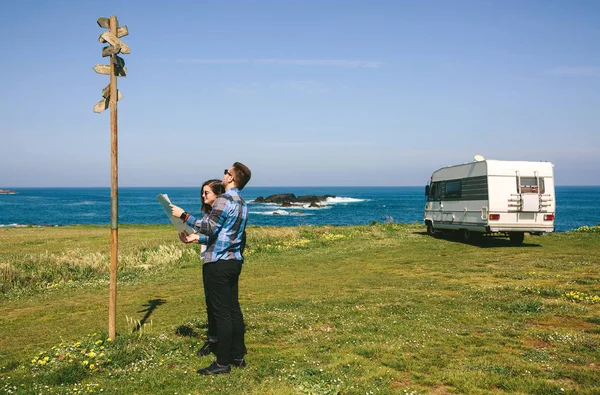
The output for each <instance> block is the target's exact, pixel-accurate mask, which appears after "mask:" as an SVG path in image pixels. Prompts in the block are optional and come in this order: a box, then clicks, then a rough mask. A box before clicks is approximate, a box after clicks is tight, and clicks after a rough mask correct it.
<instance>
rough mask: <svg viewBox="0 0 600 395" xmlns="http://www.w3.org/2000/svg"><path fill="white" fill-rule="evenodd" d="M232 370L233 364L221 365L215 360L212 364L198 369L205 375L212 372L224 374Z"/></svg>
mask: <svg viewBox="0 0 600 395" xmlns="http://www.w3.org/2000/svg"><path fill="white" fill-rule="evenodd" d="M229 372H231V365H227V366H220V365H219V364H217V362H216V361H215V362H213V363H212V364H211V365H210V366H208V367H206V368H202V369H198V374H203V375H205V376H208V375H211V374H224V373H229Z"/></svg>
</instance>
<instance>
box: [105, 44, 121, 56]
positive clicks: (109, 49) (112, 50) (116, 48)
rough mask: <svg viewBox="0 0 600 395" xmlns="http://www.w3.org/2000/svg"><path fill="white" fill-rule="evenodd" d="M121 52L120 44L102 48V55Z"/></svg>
mask: <svg viewBox="0 0 600 395" xmlns="http://www.w3.org/2000/svg"><path fill="white" fill-rule="evenodd" d="M119 52H121V46H120V45H118V44H117V45H109V46H108V47H104V48H102V57H104V58H105V57H107V56H111V55H116V54H118V53H119Z"/></svg>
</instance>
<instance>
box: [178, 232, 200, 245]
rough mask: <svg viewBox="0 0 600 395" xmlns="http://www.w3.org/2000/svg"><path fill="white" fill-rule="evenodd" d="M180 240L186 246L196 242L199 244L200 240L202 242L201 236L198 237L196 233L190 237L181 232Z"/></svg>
mask: <svg viewBox="0 0 600 395" xmlns="http://www.w3.org/2000/svg"><path fill="white" fill-rule="evenodd" d="M179 240H181V241H182V242H184V243H185V244H189V243H194V242H196V243H197V242H198V240H200V235H198V234H197V233H194V234H193V235H189V236H188V235H186V234H185V232H181V233H180V234H179Z"/></svg>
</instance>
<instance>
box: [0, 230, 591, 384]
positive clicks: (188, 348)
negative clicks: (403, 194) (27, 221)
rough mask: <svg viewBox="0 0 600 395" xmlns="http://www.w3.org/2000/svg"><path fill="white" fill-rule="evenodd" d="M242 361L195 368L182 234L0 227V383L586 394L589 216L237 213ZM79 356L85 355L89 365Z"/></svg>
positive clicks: (199, 309) (193, 285)
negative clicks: (556, 226)
mask: <svg viewBox="0 0 600 395" xmlns="http://www.w3.org/2000/svg"><path fill="white" fill-rule="evenodd" d="M248 238H249V241H248V249H247V257H246V258H247V259H246V263H245V264H244V269H243V272H242V277H241V283H240V297H241V304H242V309H243V312H244V314H245V319H246V323H247V333H246V343H247V346H248V349H249V354H248V355H247V362H248V364H249V366H248V368H246V369H244V370H240V369H234V371H233V372H232V373H231V374H230V375H226V376H216V377H202V376H199V375H197V374H196V373H195V372H196V370H197V369H198V368H200V367H204V366H206V365H208V364H209V363H210V362H212V359H211V358H198V357H197V356H196V355H195V350H196V349H197V348H198V347H199V346H200V345H201V344H202V343H203V342H204V332H205V329H204V327H205V325H206V313H205V308H204V294H203V290H202V279H201V267H200V265H199V263H198V258H197V248H195V247H193V246H185V245H183V244H181V243H180V242H179V241H178V239H176V235H175V234H174V231H173V228H172V227H171V226H135V227H134V226H121V227H120V229H119V243H120V244H119V254H120V271H119V288H118V299H117V331H118V336H117V338H116V339H115V341H113V342H109V341H108V340H107V338H106V332H107V331H106V329H107V325H108V323H107V322H108V265H109V264H108V261H109V257H108V251H109V230H108V228H107V227H91V226H76V227H60V228H18V229H0V245H1V246H2V247H1V248H0V276H1V277H0V278H1V279H2V293H1V294H0V391H3V392H9V390H10V391H13V392H14V393H40V392H43V393H71V392H86V393H90V392H92V393H100V392H103V393H136V394H137V393H176V392H177V393H180V394H182V393H186V394H187V393H232V394H233V393H252V394H308V393H313V394H335V393H344V394H345V393H357V394H359V393H362V394H364V393H371V392H373V393H399V394H406V393H414V394H426V393H432V394H487V393H491V392H493V393H507V394H509V393H510V394H514V393H521V394H553V393H556V394H563V393H577V394H581V393H582V394H600V385H599V384H598V383H599V380H598V377H600V300H599V299H600V297H599V293H600V291H599V290H600V286H599V285H600V254H599V252H600V233H598V232H596V231H594V230H591V231H579V232H571V233H563V234H553V235H547V236H543V237H526V238H525V242H524V245H523V246H521V247H512V246H510V245H509V244H508V240H505V239H499V238H489V239H488V238H485V239H484V240H482V241H481V244H480V245H468V244H463V243H461V242H459V241H457V240H456V239H455V238H453V237H444V238H431V237H429V236H427V235H425V229H424V227H422V226H420V225H402V224H375V225H372V226H353V227H324V226H323V227H312V226H311V227H294V228H271V227H251V228H249V229H248ZM92 365H93V367H92Z"/></svg>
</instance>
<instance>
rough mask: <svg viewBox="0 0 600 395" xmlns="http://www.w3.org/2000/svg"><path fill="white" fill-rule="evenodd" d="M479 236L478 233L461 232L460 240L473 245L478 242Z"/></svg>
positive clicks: (465, 230)
mask: <svg viewBox="0 0 600 395" xmlns="http://www.w3.org/2000/svg"><path fill="white" fill-rule="evenodd" d="M479 236H480V233H478V232H471V231H470V230H468V229H463V230H462V239H463V241H464V242H465V243H474V242H475V241H477V240H479Z"/></svg>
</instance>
